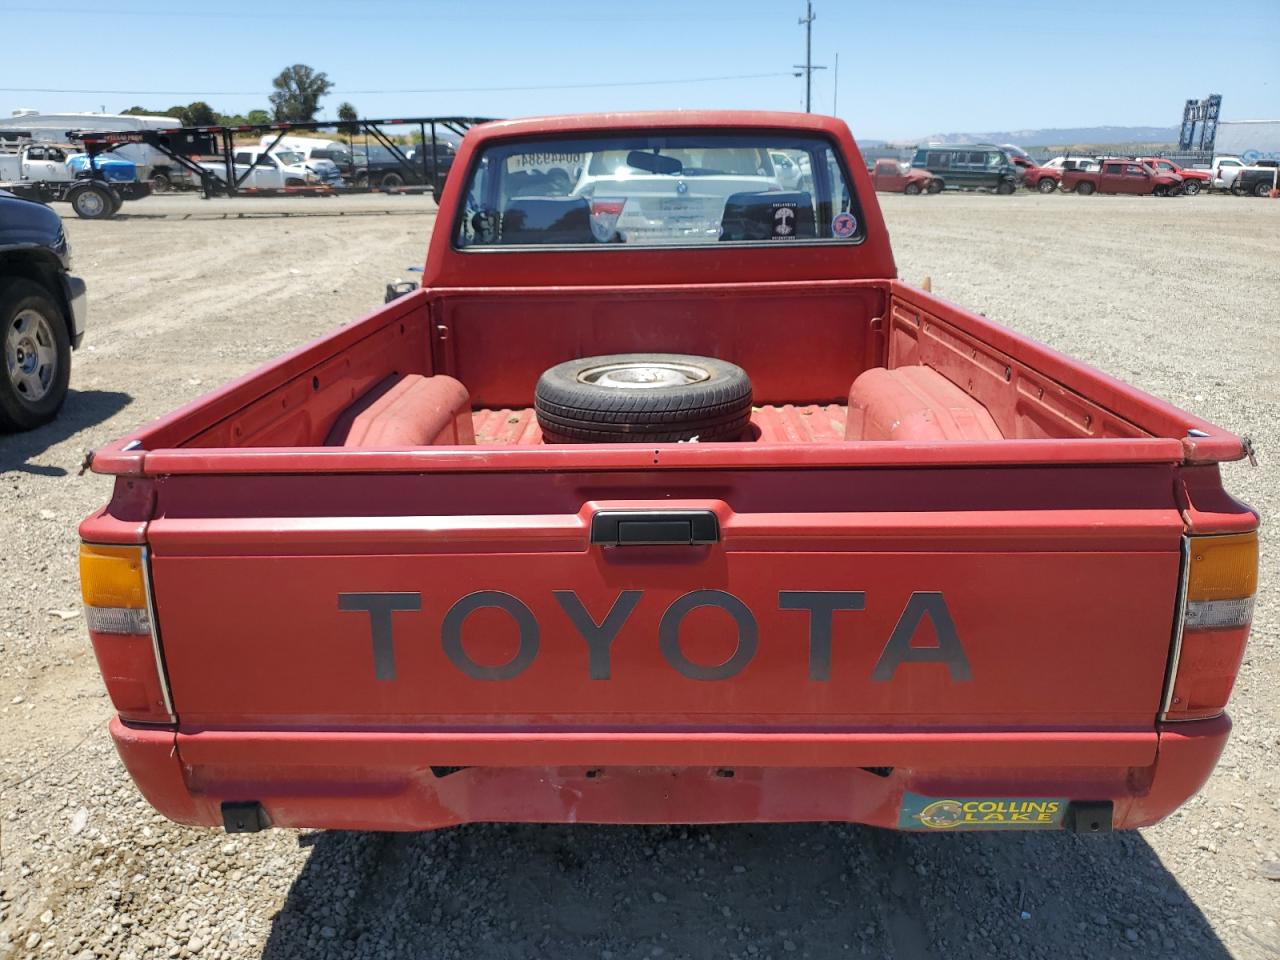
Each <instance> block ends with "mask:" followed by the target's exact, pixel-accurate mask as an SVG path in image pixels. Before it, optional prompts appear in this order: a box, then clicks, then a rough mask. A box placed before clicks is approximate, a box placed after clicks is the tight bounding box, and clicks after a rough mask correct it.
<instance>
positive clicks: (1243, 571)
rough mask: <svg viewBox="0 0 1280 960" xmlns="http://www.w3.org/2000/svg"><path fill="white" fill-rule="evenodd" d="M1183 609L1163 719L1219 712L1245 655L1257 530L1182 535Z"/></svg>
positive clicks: (1255, 569)
mask: <svg viewBox="0 0 1280 960" xmlns="http://www.w3.org/2000/svg"><path fill="white" fill-rule="evenodd" d="M1184 545H1185V546H1184V550H1185V555H1184V557H1183V585H1182V608H1181V609H1180V610H1179V611H1178V622H1177V627H1176V634H1175V636H1174V645H1173V656H1172V658H1171V661H1170V664H1169V680H1168V683H1167V684H1166V689H1165V699H1164V704H1163V714H1162V716H1163V719H1165V720H1203V719H1206V718H1209V717H1216V716H1217V715H1218V714H1220V713H1222V711H1223V709H1224V708H1225V707H1226V705H1227V699H1228V698H1229V697H1230V696H1231V688H1232V686H1234V684H1235V680H1236V674H1237V673H1238V672H1239V670H1240V662H1241V661H1242V660H1243V659H1244V648H1245V644H1246V643H1247V642H1248V640H1249V627H1250V625H1251V624H1252V623H1253V600H1254V595H1255V594H1256V593H1257V589H1258V533H1257V531H1256V530H1255V531H1252V532H1250V533H1233V534H1225V535H1221V536H1206V537H1187V538H1186V539H1185V540H1184Z"/></svg>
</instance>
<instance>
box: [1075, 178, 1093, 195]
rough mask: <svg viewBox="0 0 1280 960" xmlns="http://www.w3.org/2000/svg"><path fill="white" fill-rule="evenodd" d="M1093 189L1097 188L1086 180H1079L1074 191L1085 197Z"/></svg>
mask: <svg viewBox="0 0 1280 960" xmlns="http://www.w3.org/2000/svg"><path fill="white" fill-rule="evenodd" d="M1095 189H1097V188H1096V187H1094V185H1093V184H1092V183H1090V182H1089V181H1088V180H1081V181H1080V182H1079V183H1077V184H1076V193H1078V194H1080V196H1082V197H1087V196H1088V195H1089V194H1091V193H1093V191H1094V190H1095Z"/></svg>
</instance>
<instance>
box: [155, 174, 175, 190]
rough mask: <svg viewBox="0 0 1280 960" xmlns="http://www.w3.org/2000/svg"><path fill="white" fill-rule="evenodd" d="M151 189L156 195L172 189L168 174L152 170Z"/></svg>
mask: <svg viewBox="0 0 1280 960" xmlns="http://www.w3.org/2000/svg"><path fill="white" fill-rule="evenodd" d="M151 189H152V190H153V191H155V192H156V193H168V192H169V191H170V190H172V189H173V181H172V180H171V179H169V174H167V173H165V172H164V171H163V170H154V171H152V173H151Z"/></svg>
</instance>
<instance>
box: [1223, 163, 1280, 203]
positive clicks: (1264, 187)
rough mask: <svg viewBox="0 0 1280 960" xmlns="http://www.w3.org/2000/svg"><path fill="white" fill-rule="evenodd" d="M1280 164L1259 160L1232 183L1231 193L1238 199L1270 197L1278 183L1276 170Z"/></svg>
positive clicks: (1244, 169)
mask: <svg viewBox="0 0 1280 960" xmlns="http://www.w3.org/2000/svg"><path fill="white" fill-rule="evenodd" d="M1278 166H1280V162H1278V161H1275V160H1258V161H1257V162H1255V163H1251V164H1250V165H1249V166H1247V167H1244V168H1243V169H1241V171H1240V172H1239V173H1238V174H1236V177H1235V179H1234V180H1232V181H1231V192H1232V193H1234V194H1235V195H1236V196H1238V197H1269V196H1271V191H1272V190H1275V189H1276V187H1277V186H1280V183H1277V179H1276V168H1277V167H1278Z"/></svg>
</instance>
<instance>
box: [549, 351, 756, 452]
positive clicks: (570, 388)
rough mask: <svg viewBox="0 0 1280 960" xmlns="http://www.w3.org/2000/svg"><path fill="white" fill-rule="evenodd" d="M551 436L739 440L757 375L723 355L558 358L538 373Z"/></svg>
mask: <svg viewBox="0 0 1280 960" xmlns="http://www.w3.org/2000/svg"><path fill="white" fill-rule="evenodd" d="M533 405H534V410H535V411H536V413H537V416H538V425H539V426H540V427H542V434H543V437H544V439H546V441H547V442H548V443H658V442H663V441H665V442H671V441H676V440H693V439H698V440H701V441H714V440H738V439H740V438H741V437H742V435H743V432H744V431H745V430H746V428H747V424H748V423H749V422H750V420H751V380H750V379H749V378H748V377H747V374H746V371H744V370H743V369H742V368H741V367H738V366H735V365H734V364H732V363H728V362H726V361H724V360H716V359H714V358H712V357H693V356H687V355H684V354H678V353H620V354H614V355H612V356H604V357H586V358H584V359H581V360H571V361H569V362H568V363H561V364H557V365H556V366H554V367H552V368H551V369H550V370H548V371H546V372H545V373H544V374H543V375H542V376H541V377H539V378H538V386H537V389H536V390H535V391H534V400H533Z"/></svg>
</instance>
